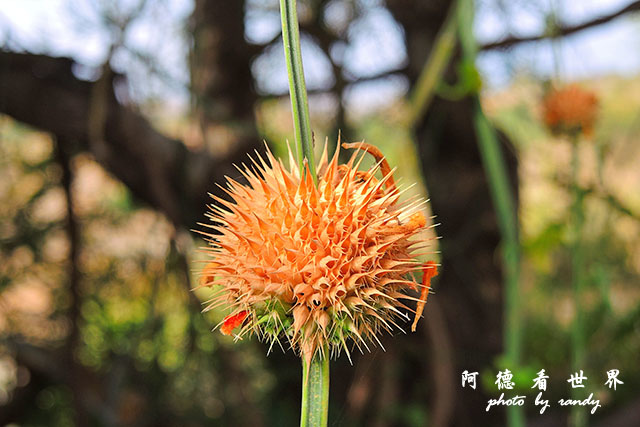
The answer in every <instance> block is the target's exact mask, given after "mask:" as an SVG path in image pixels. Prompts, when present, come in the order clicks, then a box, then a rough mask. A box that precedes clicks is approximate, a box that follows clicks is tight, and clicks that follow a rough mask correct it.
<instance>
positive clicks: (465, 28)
mask: <svg viewBox="0 0 640 427" xmlns="http://www.w3.org/2000/svg"><path fill="white" fill-rule="evenodd" d="M459 1H460V6H459V7H458V18H459V19H458V31H459V34H460V44H461V47H462V54H463V56H465V57H466V59H467V60H468V61H469V62H470V63H473V61H475V57H476V53H477V45H476V40H475V37H474V35H473V14H474V2H473V0H459ZM473 107H474V112H473V124H474V127H475V130H476V135H477V137H478V148H479V150H480V155H481V157H482V162H483V164H484V167H485V170H486V174H487V179H488V181H489V189H490V192H491V198H492V200H493V204H494V206H495V208H496V213H497V217H498V226H499V228H500V234H501V235H502V263H503V266H504V273H505V285H504V292H505V295H504V299H505V308H504V310H505V312H504V343H505V355H506V361H507V363H508V364H512V366H514V368H512V369H517V368H518V365H519V364H520V357H521V354H520V353H521V341H522V337H521V335H522V325H521V317H520V286H519V277H520V242H519V237H518V219H517V209H516V202H515V200H514V198H513V195H512V192H511V189H510V185H509V178H508V175H507V168H506V165H505V161H504V158H503V156H502V151H501V150H500V145H499V142H498V138H497V136H496V133H495V130H494V128H493V126H491V123H489V120H488V119H487V117H486V116H485V115H484V113H483V112H482V106H481V104H480V97H479V94H474V95H473ZM507 422H508V425H509V426H511V427H521V426H524V425H525V418H524V412H523V410H522V407H519V406H510V407H508V409H507Z"/></svg>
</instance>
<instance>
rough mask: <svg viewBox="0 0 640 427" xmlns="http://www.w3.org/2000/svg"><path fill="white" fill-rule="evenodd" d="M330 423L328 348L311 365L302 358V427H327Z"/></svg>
mask: <svg viewBox="0 0 640 427" xmlns="http://www.w3.org/2000/svg"><path fill="white" fill-rule="evenodd" d="M328 421H329V354H328V353H327V348H325V349H324V351H323V352H322V353H318V354H317V355H316V356H315V357H314V358H313V359H312V360H311V363H309V364H307V361H306V359H305V358H304V357H302V410H301V413H300V427H326V426H327V423H328Z"/></svg>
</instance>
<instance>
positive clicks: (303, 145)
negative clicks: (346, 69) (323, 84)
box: [280, 0, 317, 182]
mask: <svg viewBox="0 0 640 427" xmlns="http://www.w3.org/2000/svg"><path fill="white" fill-rule="evenodd" d="M280 15H281V18H282V41H283V43H284V56H285V59H286V62H287V74H288V75H289V93H290V95H291V109H292V112H293V127H294V135H295V139H296V147H297V156H298V164H299V165H300V167H304V166H303V165H304V159H305V158H306V159H307V162H308V164H309V171H310V172H311V176H312V177H313V181H314V182H317V177H316V164H315V161H314V158H313V139H312V138H313V137H312V133H311V122H310V120H309V101H308V100H307V86H306V85H305V82H304V71H303V69H302V53H301V50H300V30H299V27H298V13H297V11H296V0H280Z"/></svg>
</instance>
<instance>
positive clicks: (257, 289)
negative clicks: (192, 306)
mask: <svg viewBox="0 0 640 427" xmlns="http://www.w3.org/2000/svg"><path fill="white" fill-rule="evenodd" d="M343 146H344V147H346V148H358V151H356V152H355V154H354V155H353V156H352V157H351V160H350V161H349V163H348V164H345V165H338V152H339V147H338V150H336V154H335V155H334V157H333V159H332V160H331V161H330V162H329V161H328V159H327V147H326V145H325V149H324V153H323V155H322V158H321V160H320V164H319V165H318V182H317V185H315V184H314V182H313V180H312V177H311V175H310V173H309V171H308V167H307V168H305V169H306V170H305V172H304V173H301V171H300V170H299V168H298V166H297V165H296V164H295V162H294V161H293V158H292V157H293V156H292V155H291V152H289V158H290V163H291V167H290V168H289V169H287V168H285V167H284V166H283V164H282V162H281V161H279V160H277V159H275V158H274V156H273V155H272V154H271V152H269V151H267V154H266V161H265V160H264V159H263V158H262V157H261V156H260V155H259V154H257V158H256V160H253V159H252V161H253V164H254V166H255V167H254V168H253V169H250V168H249V167H247V166H245V165H243V167H242V168H238V170H239V171H240V172H241V173H242V175H243V176H244V178H245V179H246V181H247V182H248V185H243V184H240V183H238V182H237V181H235V180H233V179H231V178H228V181H229V183H228V189H225V191H226V193H227V194H228V195H229V197H230V198H231V199H232V201H228V200H225V199H222V198H219V197H216V196H212V197H213V198H214V199H215V200H216V201H217V202H218V204H217V205H211V206H210V209H211V212H209V214H208V216H209V218H210V219H211V221H212V222H213V224H208V225H206V224H202V225H205V226H207V227H209V228H210V229H211V230H212V231H211V232H210V233H203V234H205V235H206V236H207V238H208V241H209V243H210V247H209V248H208V249H207V253H209V254H210V256H211V257H212V259H211V260H210V261H209V262H208V263H207V264H206V266H205V267H204V269H203V271H202V277H201V286H207V287H218V292H217V293H216V294H215V296H214V297H213V298H212V299H211V301H210V302H209V305H208V307H207V309H211V308H213V307H216V306H218V305H226V306H230V307H231V314H230V315H229V316H227V317H226V318H225V319H224V320H223V321H222V322H221V325H222V327H221V330H222V332H223V333H224V334H231V333H232V331H233V330H234V329H237V328H239V330H238V332H237V335H236V336H237V337H242V336H244V335H246V334H249V333H255V334H256V335H258V337H260V338H261V339H264V340H266V341H268V342H269V343H270V344H271V345H273V344H274V343H276V342H277V343H280V339H282V338H284V339H286V341H287V342H288V343H289V345H290V346H291V347H292V348H293V349H294V350H295V351H296V352H298V353H300V354H302V355H303V356H304V357H305V358H308V360H310V358H312V357H313V356H314V355H315V354H316V353H317V352H321V353H322V352H324V349H328V350H329V351H330V352H331V353H332V354H334V355H337V354H339V353H340V351H341V350H342V349H344V350H345V352H346V353H347V354H349V349H348V344H347V343H348V342H349V340H353V342H355V344H356V345H357V346H358V348H360V349H361V348H362V347H365V348H368V343H371V342H372V341H375V342H377V343H380V341H379V340H378V338H377V334H378V332H379V331H380V330H383V329H384V330H388V331H390V330H391V328H392V326H395V327H398V326H397V324H396V323H395V321H396V319H397V318H398V317H403V316H405V314H404V313H403V311H401V310H402V309H406V308H407V307H405V305H404V304H403V303H402V302H401V301H402V300H405V301H406V300H414V301H417V302H418V306H417V311H418V314H417V317H416V319H415V322H417V320H418V317H419V315H420V314H421V313H422V309H423V307H424V303H425V302H426V297H427V293H428V291H429V288H430V279H431V277H433V276H434V275H436V274H437V270H436V265H435V263H433V262H430V263H427V264H425V265H422V264H421V263H420V261H418V260H417V259H416V252H415V251H416V250H417V249H418V247H420V246H422V247H424V245H425V243H426V240H427V239H426V238H424V237H421V234H420V232H421V231H422V230H424V229H426V228H427V227H428V225H427V221H426V218H425V216H424V214H423V213H422V212H421V211H419V210H417V208H418V205H419V203H417V202H416V201H414V202H413V203H409V202H405V203H402V202H400V201H399V199H400V191H399V190H398V189H397V188H396V187H395V183H394V180H393V171H392V170H391V169H390V168H389V165H388V163H387V162H386V160H385V159H384V158H383V157H382V155H381V153H380V152H379V151H378V150H377V149H376V148H375V147H373V146H371V145H368V144H364V143H361V144H344V145H343ZM362 150H364V151H365V152H369V153H371V154H373V155H374V156H375V157H376V158H378V160H379V161H378V164H377V165H375V166H374V167H373V168H372V169H370V170H369V171H359V170H358V166H359V164H360V161H361V160H362V158H363V157H364V153H363V151H362ZM378 169H380V170H381V172H382V178H381V179H377V178H376V177H375V176H374V174H375V172H376V171H377V170H378ZM418 270H423V271H424V275H423V281H422V283H420V284H419V283H417V282H416V281H415V279H414V278H413V275H412V273H413V272H415V271H418ZM420 289H421V290H422V292H421V294H420V298H415V297H412V296H410V295H407V294H406V293H405V292H404V291H405V290H420ZM415 322H414V325H413V329H415ZM321 356H323V357H324V356H325V355H324V354H321Z"/></svg>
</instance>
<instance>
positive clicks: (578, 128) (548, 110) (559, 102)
mask: <svg viewBox="0 0 640 427" xmlns="http://www.w3.org/2000/svg"><path fill="white" fill-rule="evenodd" d="M543 112H544V122H545V124H546V125H547V127H548V128H549V129H551V131H552V132H554V133H562V134H565V135H570V136H572V135H579V134H581V133H582V134H584V135H585V136H590V135H591V134H592V133H593V126H594V123H595V121H596V117H597V114H598V98H597V97H596V95H595V94H594V93H593V92H590V91H588V90H585V89H583V88H581V87H580V86H578V85H577V84H571V85H568V86H565V87H561V88H552V89H551V90H550V91H549V93H548V94H547V95H546V96H545V98H544V101H543Z"/></svg>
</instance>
